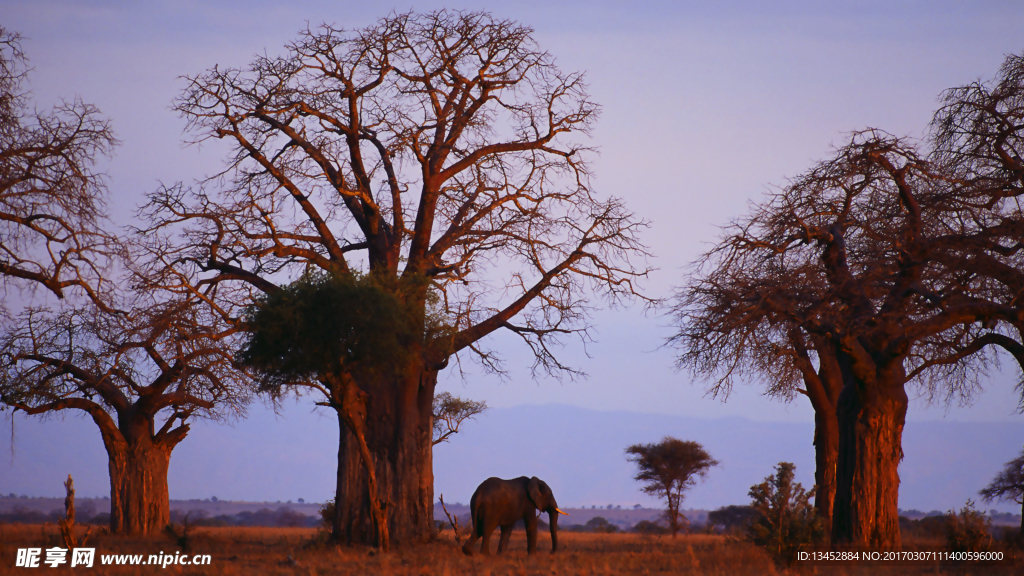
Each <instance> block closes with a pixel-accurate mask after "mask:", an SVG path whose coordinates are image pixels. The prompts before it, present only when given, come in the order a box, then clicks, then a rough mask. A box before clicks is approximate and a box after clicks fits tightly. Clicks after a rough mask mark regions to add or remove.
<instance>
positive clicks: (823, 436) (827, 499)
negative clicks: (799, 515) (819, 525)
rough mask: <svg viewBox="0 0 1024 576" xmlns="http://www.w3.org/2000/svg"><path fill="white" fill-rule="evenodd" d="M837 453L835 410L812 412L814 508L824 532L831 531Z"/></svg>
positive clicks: (837, 431) (837, 437) (837, 428)
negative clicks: (821, 520) (823, 525)
mask: <svg viewBox="0 0 1024 576" xmlns="http://www.w3.org/2000/svg"><path fill="white" fill-rule="evenodd" d="M838 452H839V421H838V420H837V419H836V412H835V408H834V407H833V408H832V410H831V411H827V410H815V412H814V464H815V468H814V483H815V487H816V490H815V492H814V507H815V509H816V510H817V511H818V516H819V517H821V518H822V519H823V520H824V523H825V530H826V531H827V532H830V531H831V529H832V514H833V503H834V502H835V496H836V460H837V457H838Z"/></svg>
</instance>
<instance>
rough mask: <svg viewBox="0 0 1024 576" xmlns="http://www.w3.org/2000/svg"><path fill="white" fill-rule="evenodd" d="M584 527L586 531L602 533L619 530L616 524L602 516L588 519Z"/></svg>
mask: <svg viewBox="0 0 1024 576" xmlns="http://www.w3.org/2000/svg"><path fill="white" fill-rule="evenodd" d="M584 527H585V528H586V530H587V532H597V533H602V534H612V533H614V532H618V531H619V527H618V526H616V525H615V524H612V523H610V522H608V520H607V519H606V518H604V517H602V516H594V517H593V518H591V519H590V520H587V523H586V524H584Z"/></svg>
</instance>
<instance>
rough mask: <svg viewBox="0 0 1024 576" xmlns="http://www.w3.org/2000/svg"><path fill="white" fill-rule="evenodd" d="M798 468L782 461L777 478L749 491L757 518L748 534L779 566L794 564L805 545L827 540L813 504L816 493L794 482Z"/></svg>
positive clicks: (770, 479) (776, 471) (776, 468)
mask: <svg viewBox="0 0 1024 576" xmlns="http://www.w3.org/2000/svg"><path fill="white" fill-rule="evenodd" d="M794 469H796V466H794V465H793V464H791V463H789V462H779V464H778V465H777V466H776V467H775V475H774V476H768V477H767V478H765V479H764V482H762V483H760V484H758V485H757V486H751V488H750V492H749V494H750V497H751V498H752V499H753V502H752V503H751V507H752V508H753V509H754V518H753V520H752V521H751V522H750V524H749V528H748V529H747V533H748V535H749V537H750V540H751V541H753V542H754V544H757V545H758V546H763V547H764V548H765V549H767V550H768V554H770V555H771V556H772V558H774V559H775V562H776V563H779V564H782V563H786V564H790V565H791V564H793V562H794V561H795V560H796V553H797V552H798V551H799V550H800V548H801V547H802V546H805V545H807V544H815V543H820V542H824V540H825V529H824V526H823V524H822V522H821V520H820V519H819V518H818V517H817V513H816V511H815V509H814V506H812V505H811V502H810V500H811V497H812V496H814V490H813V489H812V490H811V491H810V492H805V491H804V488H803V486H801V485H800V484H799V483H796V484H794V483H793V470H794Z"/></svg>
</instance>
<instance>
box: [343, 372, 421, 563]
mask: <svg viewBox="0 0 1024 576" xmlns="http://www.w3.org/2000/svg"><path fill="white" fill-rule="evenodd" d="M436 382H437V372H436V371H429V370H423V369H422V366H411V367H409V369H407V370H405V371H404V375H402V376H399V377H396V378H392V379H388V380H377V381H376V382H375V384H374V385H373V388H372V390H367V389H365V388H364V389H363V390H364V392H366V393H367V401H366V418H365V427H364V429H363V436H364V438H365V440H366V445H367V447H368V448H369V451H370V453H371V457H372V458H373V460H374V462H373V470H374V472H375V480H376V484H377V487H378V495H377V496H378V498H379V501H380V503H381V507H382V508H383V511H384V514H385V515H386V517H387V527H388V531H389V536H390V539H391V542H390V543H391V544H410V543H421V542H426V541H428V540H430V539H431V538H432V537H433V534H434V507H433V501H434V470H433V460H432V451H431V448H432V447H431V431H432V426H433V422H432V418H433V412H432V410H431V407H432V403H433V399H434V386H435V384H436ZM360 384H361V388H362V383H360ZM358 440H359V439H358V437H357V436H356V435H355V434H354V433H353V432H352V430H351V429H350V428H349V426H347V425H346V423H345V422H344V421H342V422H341V438H340V442H339V448H338V485H337V492H336V499H335V503H336V510H335V519H334V537H335V539H337V540H338V541H340V542H344V543H348V544H368V545H374V546H380V545H381V543H379V542H377V541H376V539H377V536H376V530H375V523H374V521H373V515H372V509H371V504H372V503H371V498H370V493H369V484H370V482H369V476H368V474H367V471H366V469H365V468H364V464H363V458H362V457H361V455H360V446H359V441H358Z"/></svg>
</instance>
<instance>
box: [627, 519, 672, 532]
mask: <svg viewBox="0 0 1024 576" xmlns="http://www.w3.org/2000/svg"><path fill="white" fill-rule="evenodd" d="M633 530H635V531H636V532H639V533H640V534H644V535H645V536H661V535H662V534H668V533H669V529H668V527H667V526H662V525H661V524H658V523H657V522H651V521H650V520H641V521H639V522H637V523H636V526H633Z"/></svg>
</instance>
